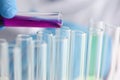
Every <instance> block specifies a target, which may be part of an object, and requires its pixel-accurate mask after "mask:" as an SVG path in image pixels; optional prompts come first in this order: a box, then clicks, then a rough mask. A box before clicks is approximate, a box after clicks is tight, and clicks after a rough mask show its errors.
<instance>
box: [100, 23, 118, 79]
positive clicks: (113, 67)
mask: <svg viewBox="0 0 120 80" xmlns="http://www.w3.org/2000/svg"><path fill="white" fill-rule="evenodd" d="M119 36H120V29H119V27H117V26H114V25H109V24H106V25H105V33H104V45H103V55H102V64H101V66H102V67H101V77H102V78H103V79H104V80H111V79H113V80H115V78H116V77H115V76H116V74H117V71H118V70H117V69H119V68H117V67H118V66H117V62H118V59H119V57H118V56H119V52H118V50H119Z"/></svg>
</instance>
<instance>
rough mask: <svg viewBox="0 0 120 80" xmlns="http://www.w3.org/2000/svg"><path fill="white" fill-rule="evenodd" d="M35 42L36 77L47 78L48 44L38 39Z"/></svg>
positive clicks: (41, 79) (39, 79)
mask: <svg viewBox="0 0 120 80" xmlns="http://www.w3.org/2000/svg"><path fill="white" fill-rule="evenodd" d="M34 44H35V52H34V54H35V59H34V60H35V79H34V80H47V69H46V68H47V44H46V43H45V42H44V41H43V42H42V41H39V40H36V41H35V42H34Z"/></svg>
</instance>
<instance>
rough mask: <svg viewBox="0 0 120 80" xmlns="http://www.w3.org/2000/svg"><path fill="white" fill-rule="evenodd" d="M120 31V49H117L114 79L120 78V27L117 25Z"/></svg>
mask: <svg viewBox="0 0 120 80" xmlns="http://www.w3.org/2000/svg"><path fill="white" fill-rule="evenodd" d="M117 29H118V31H119V46H118V50H117V54H118V58H117V66H116V67H117V70H116V73H115V75H116V76H115V78H114V80H117V79H119V78H120V27H117Z"/></svg>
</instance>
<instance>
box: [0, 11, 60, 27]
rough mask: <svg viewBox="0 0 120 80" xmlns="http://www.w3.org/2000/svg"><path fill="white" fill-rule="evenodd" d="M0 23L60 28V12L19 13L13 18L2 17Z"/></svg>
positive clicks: (16, 25) (14, 25) (11, 25)
mask: <svg viewBox="0 0 120 80" xmlns="http://www.w3.org/2000/svg"><path fill="white" fill-rule="evenodd" d="M0 21H1V23H0V25H2V26H6V27H34V28H35V27H38V28H60V27H61V25H62V21H61V14H60V13H33V12H29V13H18V14H17V15H16V16H14V17H13V18H11V19H7V18H3V17H0Z"/></svg>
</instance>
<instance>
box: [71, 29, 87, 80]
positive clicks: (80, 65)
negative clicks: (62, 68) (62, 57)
mask: <svg viewBox="0 0 120 80" xmlns="http://www.w3.org/2000/svg"><path fill="white" fill-rule="evenodd" d="M86 43H87V34H86V33H84V32H81V31H79V30H73V31H71V45H70V46H71V48H70V50H71V51H70V65H69V66H70V76H69V77H70V78H69V80H85V68H86V66H85V64H86V48H87V44H86Z"/></svg>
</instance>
